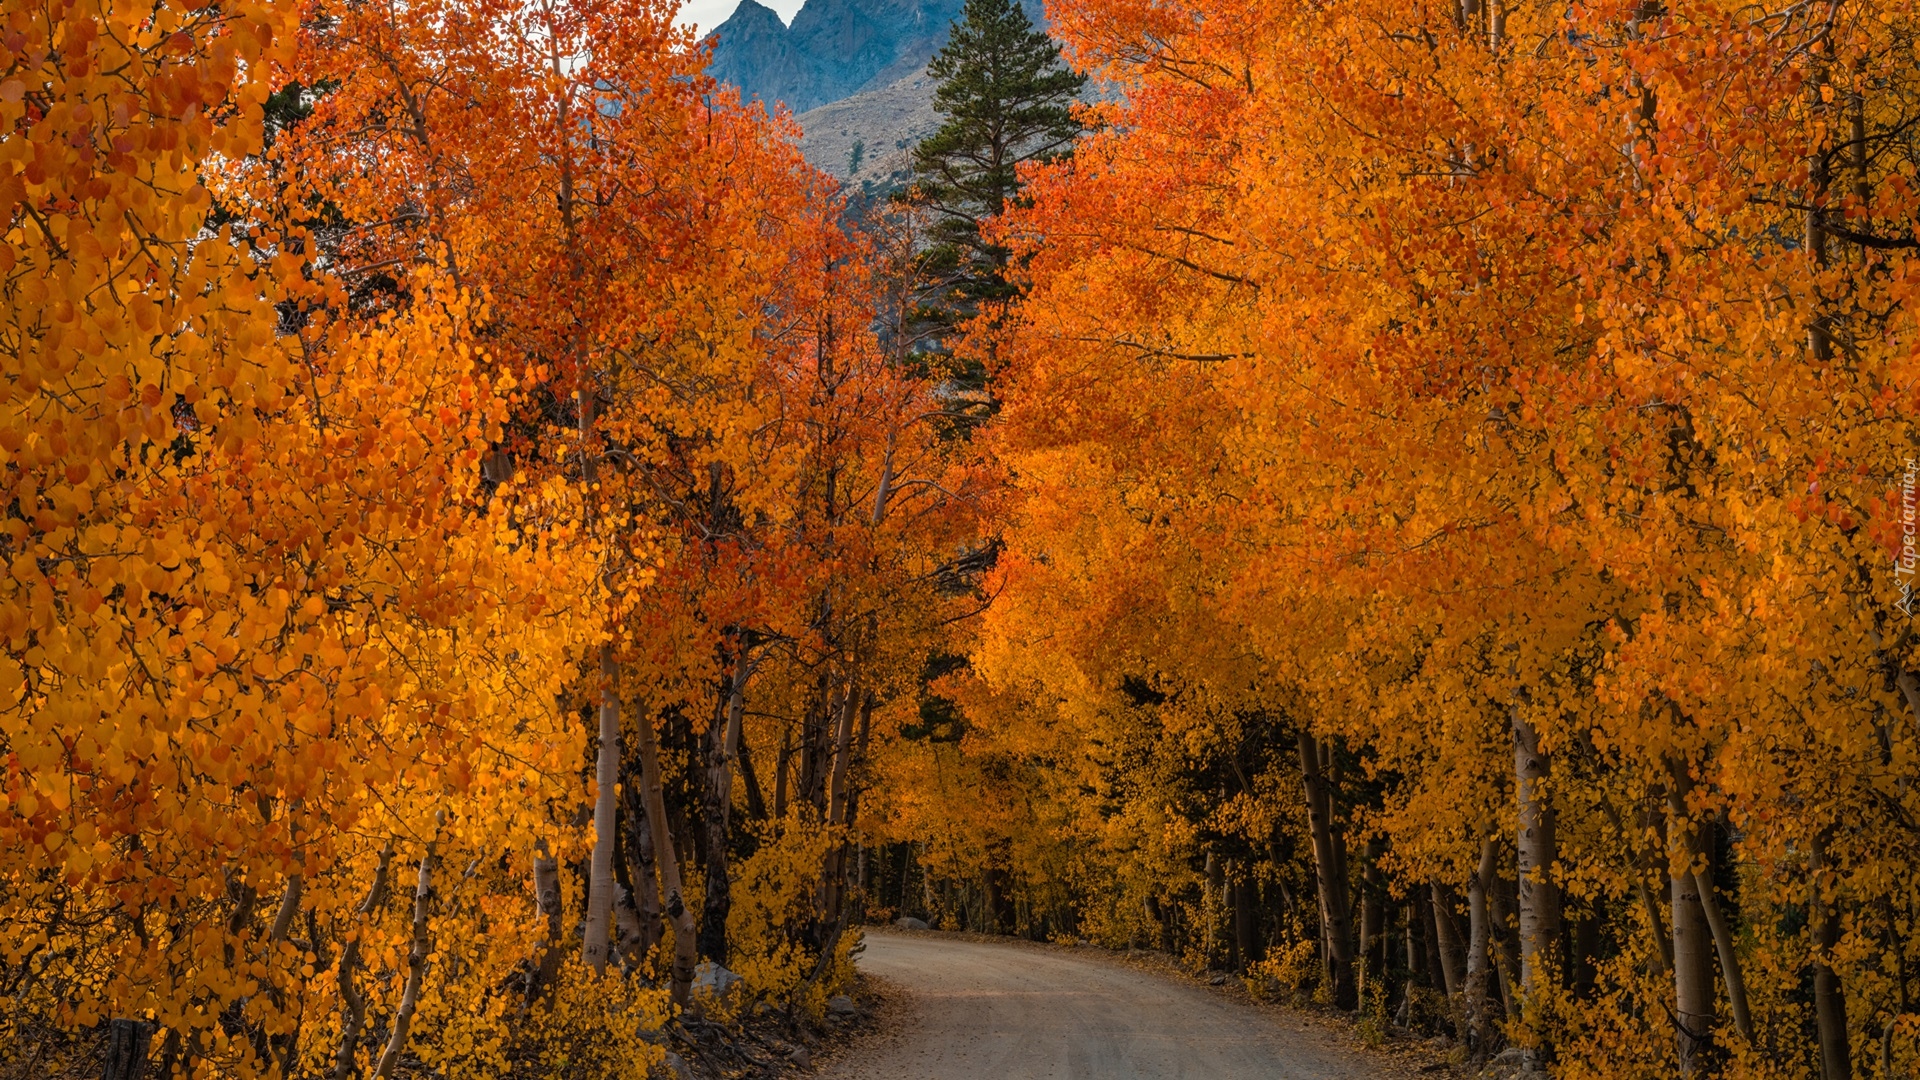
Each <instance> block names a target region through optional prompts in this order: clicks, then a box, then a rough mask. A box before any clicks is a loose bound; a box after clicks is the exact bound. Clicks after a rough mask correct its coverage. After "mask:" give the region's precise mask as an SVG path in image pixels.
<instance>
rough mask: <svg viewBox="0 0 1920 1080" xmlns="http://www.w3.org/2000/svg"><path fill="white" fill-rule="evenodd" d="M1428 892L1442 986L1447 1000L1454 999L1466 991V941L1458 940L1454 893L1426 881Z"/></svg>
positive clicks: (1435, 882) (1435, 883) (1458, 929)
mask: <svg viewBox="0 0 1920 1080" xmlns="http://www.w3.org/2000/svg"><path fill="white" fill-rule="evenodd" d="M1428 889H1429V891H1430V892H1431V893H1432V894H1433V904H1432V911H1433V934H1434V942H1435V944H1436V945H1437V946H1438V952H1439V963H1438V964H1437V965H1436V966H1437V967H1438V968H1439V969H1440V978H1441V987H1442V988H1443V989H1444V990H1446V992H1447V998H1448V999H1449V1000H1451V999H1453V998H1454V997H1455V996H1456V995H1458V994H1460V993H1462V992H1463V991H1464V990H1465V989H1466V985H1465V984H1466V973H1465V972H1464V971H1463V970H1462V969H1463V968H1464V967H1465V966H1466V948H1465V944H1466V943H1465V942H1463V941H1461V940H1460V928H1459V924H1458V923H1456V922H1455V921H1454V914H1453V912H1454V907H1453V904H1454V901H1453V892H1452V890H1450V889H1446V888H1443V887H1442V886H1441V884H1440V883H1439V882H1438V881H1434V882H1429V883H1428Z"/></svg>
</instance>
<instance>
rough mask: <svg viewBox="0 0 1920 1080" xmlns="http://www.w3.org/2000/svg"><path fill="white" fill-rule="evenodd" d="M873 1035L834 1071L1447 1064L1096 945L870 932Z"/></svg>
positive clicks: (1186, 1073)
mask: <svg viewBox="0 0 1920 1080" xmlns="http://www.w3.org/2000/svg"><path fill="white" fill-rule="evenodd" d="M858 963H859V968H860V971H861V972H862V974H863V975H864V976H865V977H866V978H867V979H868V980H871V981H873V982H877V983H880V984H882V985H883V986H885V987H886V988H887V989H888V990H889V991H890V992H889V993H887V994H885V996H884V1004H883V1006H882V1008H881V1010H880V1016H879V1020H880V1022H879V1024H878V1025H877V1027H876V1029H875V1030H874V1031H873V1033H872V1034H869V1035H865V1036H862V1037H859V1038H856V1039H855V1040H853V1041H852V1042H851V1043H849V1044H845V1045H843V1046H842V1047H840V1048H838V1052H837V1053H834V1054H833V1055H832V1060H830V1061H828V1062H826V1063H825V1067H824V1068H823V1070H822V1074H823V1075H824V1076H826V1077H829V1078H831V1080H962V1078H965V1080H975V1078H986V1077H993V1078H1005V1080H1176V1078H1182V1080H1184V1078H1192V1080H1349V1078H1365V1077H1383V1078H1397V1077H1417V1076H1421V1075H1423V1074H1424V1075H1428V1076H1432V1075H1435V1074H1436V1073H1438V1074H1440V1075H1445V1072H1443V1070H1444V1069H1445V1066H1444V1065H1442V1064H1441V1063H1440V1062H1441V1059H1440V1057H1439V1055H1438V1054H1436V1053H1431V1052H1428V1051H1427V1049H1426V1047H1424V1046H1423V1045H1421V1044H1411V1045H1406V1044H1402V1045H1400V1046H1397V1047H1396V1046H1394V1045H1393V1044H1389V1046H1388V1048H1386V1049H1385V1050H1373V1049H1369V1048H1366V1047H1364V1046H1362V1045H1361V1044H1360V1042H1359V1040H1358V1039H1357V1038H1356V1037H1355V1035H1354V1034H1353V1033H1352V1030H1351V1025H1348V1024H1344V1023H1343V1022H1340V1021H1336V1020H1333V1019H1331V1018H1327V1017H1321V1016H1318V1015H1315V1014H1312V1013H1308V1012H1301V1011H1297V1010H1293V1009H1287V1008H1283V1007H1280V1006H1273V1005H1259V1004H1256V1003H1254V1002H1252V1001H1251V1000H1249V999H1248V997H1247V995H1246V994H1245V992H1244V990H1243V989H1242V988H1240V987H1239V985H1238V983H1237V981H1235V980H1227V981H1226V982H1224V983H1223V984H1221V985H1209V983H1208V981H1205V980H1197V979H1193V978H1190V977H1186V976H1184V975H1183V974H1182V973H1181V972H1179V970H1178V969H1177V968H1175V967H1174V965H1172V964H1171V963H1167V962H1164V961H1161V962H1154V961H1153V960H1150V959H1144V958H1141V957H1139V956H1138V955H1136V957H1135V958H1134V959H1133V960H1132V961H1131V962H1129V961H1128V960H1127V959H1126V958H1124V957H1123V956H1122V955H1121V954H1115V953H1109V952H1106V951H1105V950H1101V949H1097V948H1091V947H1073V946H1058V945H1036V944H1031V943H1026V942H1019V941H1014V940H1010V939H998V940H995V939H983V938H980V937H978V936H977V935H965V936H962V935H955V934H942V933H913V932H899V931H875V930H872V929H869V930H868V931H867V935H866V949H865V953H864V955H862V956H861V957H860V959H859V962H858Z"/></svg>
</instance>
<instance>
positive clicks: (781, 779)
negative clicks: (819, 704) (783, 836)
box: [773, 728, 793, 819]
mask: <svg viewBox="0 0 1920 1080" xmlns="http://www.w3.org/2000/svg"><path fill="white" fill-rule="evenodd" d="M792 756H793V731H792V729H790V728H783V729H782V730H781V732H780V753H779V756H777V757H776V758H775V759H774V765H773V816H774V818H775V819H784V818H785V817H786V816H787V760H788V759H789V758H791V757H792Z"/></svg>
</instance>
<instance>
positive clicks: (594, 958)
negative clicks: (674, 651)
mask: <svg viewBox="0 0 1920 1080" xmlns="http://www.w3.org/2000/svg"><path fill="white" fill-rule="evenodd" d="M619 695H620V667H619V665H618V664H616V663H615V662H614V658H613V643H612V642H607V643H606V644H604V645H601V646H600V746H599V753H598V754H597V755H596V756H595V759H594V770H593V773H594V783H595V785H596V786H597V787H598V789H599V790H597V791H596V792H595V793H594V797H593V863H592V870H591V872H590V873H589V876H588V878H587V921H586V932H585V934H584V935H583V938H584V940H583V941H582V942H581V945H580V958H581V959H582V960H584V961H586V964H587V966H588V967H590V968H592V969H593V973H594V974H595V975H599V974H601V973H603V972H605V971H606V970H607V952H608V945H609V941H610V937H611V931H612V923H613V848H614V845H615V844H617V843H619V837H618V835H617V830H616V827H615V824H614V819H615V817H616V816H617V813H618V810H617V804H616V803H615V801H614V800H615V799H616V798H617V797H618V794H619V786H620V696H619Z"/></svg>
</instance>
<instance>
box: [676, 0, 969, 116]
mask: <svg viewBox="0 0 1920 1080" xmlns="http://www.w3.org/2000/svg"><path fill="white" fill-rule="evenodd" d="M962 6H963V0H807V3H806V5H805V6H803V7H802V8H801V9H800V11H799V13H798V14H796V15H795V16H794V17H793V24H792V25H791V26H789V25H785V24H783V23H782V22H781V21H780V17H779V16H778V15H777V14H775V13H774V12H773V11H772V10H771V9H770V8H768V7H766V6H765V5H763V4H760V3H757V2H756V0H741V2H740V6H739V7H738V8H737V9H735V10H734V13H733V15H732V16H731V17H730V18H728V19H727V21H726V22H723V23H721V24H720V25H719V27H717V28H716V29H715V30H714V31H713V33H712V35H710V40H712V41H713V43H714V48H713V63H712V66H711V69H710V70H711V71H712V72H713V74H714V76H715V77H716V78H718V79H720V80H721V81H722V82H728V83H732V84H733V85H735V86H738V87H740V89H741V90H742V91H743V92H744V93H745V94H746V96H748V97H749V98H753V97H758V98H759V99H760V100H762V101H765V102H767V103H768V104H769V105H771V104H773V103H774V102H785V103H786V105H787V107H788V108H790V109H792V110H793V111H794V112H796V113H801V112H805V111H807V110H809V109H812V108H815V107H816V106H820V105H824V104H827V103H828V102H833V101H839V100H840V99H842V98H845V97H849V96H851V95H854V94H857V93H860V92H861V91H863V90H870V89H876V88H880V87H885V86H887V85H890V84H892V83H894V82H897V81H898V80H900V79H901V78H902V77H904V76H907V75H910V74H912V73H913V72H914V71H915V70H917V69H918V68H919V67H920V66H921V65H922V64H925V63H926V62H927V59H928V58H929V57H931V56H932V55H933V53H934V51H935V50H936V49H938V48H939V47H940V45H941V44H942V43H943V42H944V41H945V40H946V36H947V29H948V27H949V26H951V25H952V23H953V21H954V20H955V19H958V18H959V17H960V10H961V7H962Z"/></svg>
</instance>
